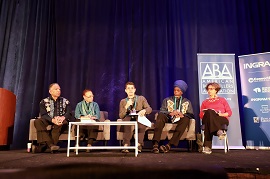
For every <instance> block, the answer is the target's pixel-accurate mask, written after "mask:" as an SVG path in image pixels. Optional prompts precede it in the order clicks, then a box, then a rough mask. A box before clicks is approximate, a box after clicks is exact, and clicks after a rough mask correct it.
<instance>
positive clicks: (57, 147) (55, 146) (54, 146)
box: [50, 145, 60, 152]
mask: <svg viewBox="0 0 270 179" xmlns="http://www.w3.org/2000/svg"><path fill="white" fill-rule="evenodd" d="M59 148H60V147H59V146H57V145H50V149H51V152H55V151H58V150H59Z"/></svg>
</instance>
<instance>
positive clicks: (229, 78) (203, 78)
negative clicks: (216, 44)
mask: <svg viewBox="0 0 270 179" xmlns="http://www.w3.org/2000/svg"><path fill="white" fill-rule="evenodd" d="M197 61H198V81H199V98H200V104H201V103H202V101H203V100H205V99H206V98H208V97H209V96H208V94H207V91H206V90H205V86H206V85H207V84H208V83H210V82H216V83H219V84H220V86H221V90H220V91H219V92H218V96H220V97H224V98H225V99H226V100H227V101H228V103H229V105H230V107H231V109H232V113H233V114H232V116H231V117H230V123H229V127H228V131H227V134H228V139H229V148H230V149H245V147H244V146H243V142H242V133H241V127H240V117H239V105H238V97H237V85H236V77H235V55H234V54H197ZM223 148H224V142H223V141H220V140H218V138H217V137H214V138H213V149H223Z"/></svg>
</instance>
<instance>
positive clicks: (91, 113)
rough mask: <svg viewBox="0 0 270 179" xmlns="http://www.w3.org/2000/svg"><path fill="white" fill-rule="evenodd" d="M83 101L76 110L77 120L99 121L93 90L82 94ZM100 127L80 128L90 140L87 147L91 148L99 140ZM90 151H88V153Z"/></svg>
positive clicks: (86, 90)
mask: <svg viewBox="0 0 270 179" xmlns="http://www.w3.org/2000/svg"><path fill="white" fill-rule="evenodd" d="M82 95H83V101H81V102H79V103H78V104H77V106H76V109H75V118H76V119H80V118H81V117H89V119H92V120H96V121H98V120H99V118H100V110H99V106H98V104H97V103H96V102H94V101H93V100H94V95H93V93H92V91H91V90H89V89H85V90H84V91H83V93H82ZM98 128H99V126H80V131H83V133H84V135H85V137H87V138H88V145H87V147H91V146H92V144H93V142H94V141H95V140H96V138H97V135H98V133H97V131H98ZM89 151H90V150H89V149H87V150H86V152H89Z"/></svg>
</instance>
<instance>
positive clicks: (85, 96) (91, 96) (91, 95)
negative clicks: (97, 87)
mask: <svg viewBox="0 0 270 179" xmlns="http://www.w3.org/2000/svg"><path fill="white" fill-rule="evenodd" d="M85 97H86V98H92V97H94V95H90V96H85Z"/></svg>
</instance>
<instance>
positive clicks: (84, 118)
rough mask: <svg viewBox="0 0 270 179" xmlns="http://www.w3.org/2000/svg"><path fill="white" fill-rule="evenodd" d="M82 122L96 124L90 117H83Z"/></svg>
mask: <svg viewBox="0 0 270 179" xmlns="http://www.w3.org/2000/svg"><path fill="white" fill-rule="evenodd" d="M80 120H81V122H96V121H95V120H93V119H90V117H85V116H82V117H81V118H80Z"/></svg>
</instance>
